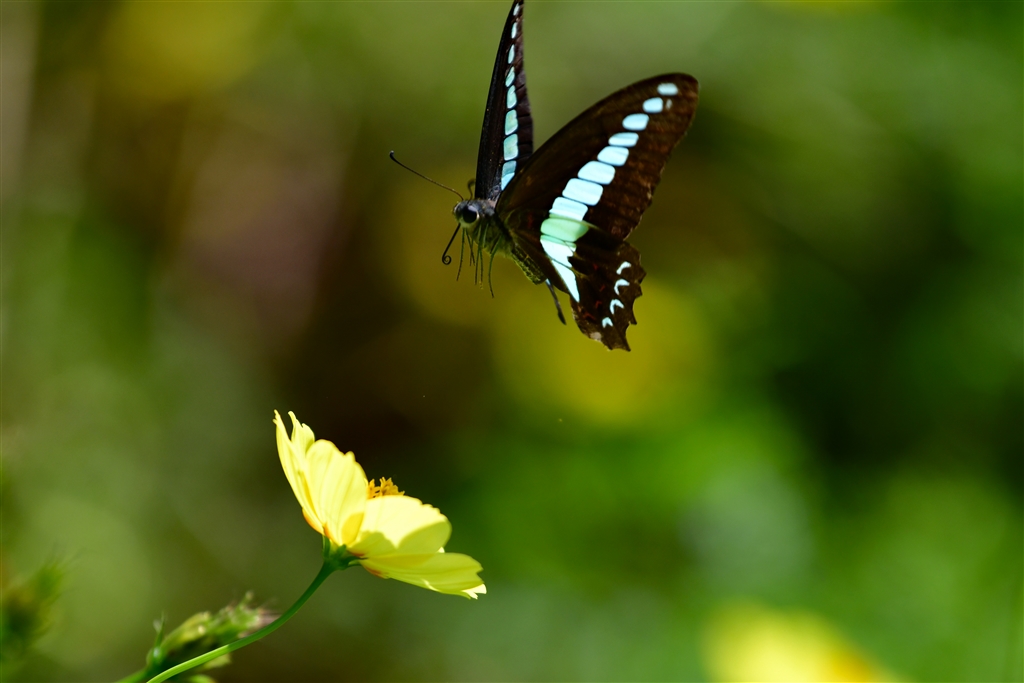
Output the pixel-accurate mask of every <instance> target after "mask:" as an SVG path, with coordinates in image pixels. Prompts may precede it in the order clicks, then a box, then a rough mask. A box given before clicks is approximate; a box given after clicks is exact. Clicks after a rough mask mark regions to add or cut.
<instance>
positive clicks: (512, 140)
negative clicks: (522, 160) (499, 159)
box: [502, 133, 519, 161]
mask: <svg viewBox="0 0 1024 683" xmlns="http://www.w3.org/2000/svg"><path fill="white" fill-rule="evenodd" d="M502 151H503V152H504V153H505V161H508V160H509V159H515V158H516V157H517V156H519V135H517V134H516V133H513V134H512V135H509V136H508V137H507V138H505V145H504V149H503V150H502Z"/></svg>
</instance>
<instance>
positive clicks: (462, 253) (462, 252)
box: [453, 230, 466, 280]
mask: <svg viewBox="0 0 1024 683" xmlns="http://www.w3.org/2000/svg"><path fill="white" fill-rule="evenodd" d="M453 237H454V235H453ZM465 254H466V231H465V230H463V231H462V245H461V246H460V247H459V272H457V273H455V279H456V280H458V279H459V276H460V275H462V257H463V256H465Z"/></svg>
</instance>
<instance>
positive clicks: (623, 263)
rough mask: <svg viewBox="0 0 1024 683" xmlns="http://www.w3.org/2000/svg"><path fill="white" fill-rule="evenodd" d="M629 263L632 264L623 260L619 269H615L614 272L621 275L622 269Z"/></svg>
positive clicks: (627, 266) (628, 265)
mask: <svg viewBox="0 0 1024 683" xmlns="http://www.w3.org/2000/svg"><path fill="white" fill-rule="evenodd" d="M631 265H633V264H632V263H630V262H629V261H623V262H622V265H620V266H619V269H618V270H616V271H615V274H616V275H622V271H624V270H625V269H626V268H629V267H630V266H631Z"/></svg>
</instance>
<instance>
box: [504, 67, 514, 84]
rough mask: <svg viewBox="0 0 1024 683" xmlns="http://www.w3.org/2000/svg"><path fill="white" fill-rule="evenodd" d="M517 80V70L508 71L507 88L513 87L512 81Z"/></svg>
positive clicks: (506, 77)
mask: <svg viewBox="0 0 1024 683" xmlns="http://www.w3.org/2000/svg"><path fill="white" fill-rule="evenodd" d="M515 79H516V70H515V69H509V70H508V75H507V76H505V87H506V88H507V87H508V86H510V85H512V81H514V80H515Z"/></svg>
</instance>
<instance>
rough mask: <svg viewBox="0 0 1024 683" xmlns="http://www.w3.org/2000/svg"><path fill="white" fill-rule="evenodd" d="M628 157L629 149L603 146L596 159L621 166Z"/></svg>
mask: <svg viewBox="0 0 1024 683" xmlns="http://www.w3.org/2000/svg"><path fill="white" fill-rule="evenodd" d="M628 158H629V150H628V149H626V148H625V147H605V148H604V149H602V150H601V151H600V152H599V153H598V155H597V160H598V161H602V162H604V163H606V164H611V165H612V166H622V165H623V164H624V163H626V159H628Z"/></svg>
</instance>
